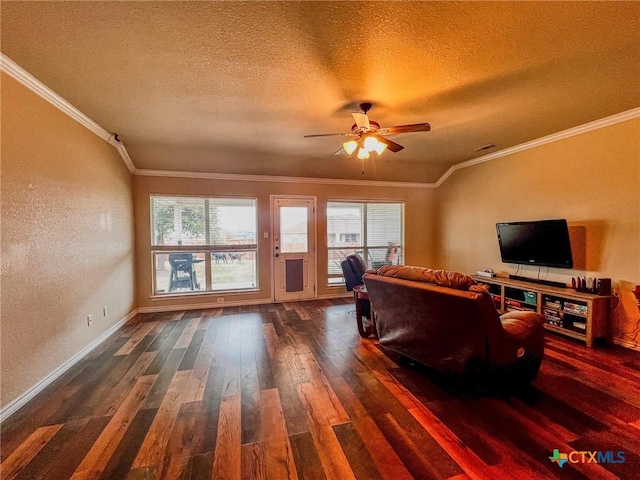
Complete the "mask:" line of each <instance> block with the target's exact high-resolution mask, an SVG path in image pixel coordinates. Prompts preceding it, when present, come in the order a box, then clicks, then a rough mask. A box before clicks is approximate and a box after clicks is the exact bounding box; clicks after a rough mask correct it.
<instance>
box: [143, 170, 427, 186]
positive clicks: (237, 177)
mask: <svg viewBox="0 0 640 480" xmlns="http://www.w3.org/2000/svg"><path fill="white" fill-rule="evenodd" d="M133 174H134V175H139V176H142V177H178V178H200V179H205V180H227V181H239V182H275V183H304V184H323V185H349V186H360V187H395V188H435V187H436V185H435V184H434V183H415V182H414V183H410V182H386V181H378V180H347V179H340V178H310V177H284V176H273V175H244V174H240V173H203V172H185V171H172V170H145V169H136V170H135V171H134V172H133Z"/></svg>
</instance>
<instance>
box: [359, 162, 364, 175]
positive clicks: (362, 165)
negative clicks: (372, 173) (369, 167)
mask: <svg viewBox="0 0 640 480" xmlns="http://www.w3.org/2000/svg"><path fill="white" fill-rule="evenodd" d="M360 165H361V168H362V172H361V174H362V175H364V160H361V161H360Z"/></svg>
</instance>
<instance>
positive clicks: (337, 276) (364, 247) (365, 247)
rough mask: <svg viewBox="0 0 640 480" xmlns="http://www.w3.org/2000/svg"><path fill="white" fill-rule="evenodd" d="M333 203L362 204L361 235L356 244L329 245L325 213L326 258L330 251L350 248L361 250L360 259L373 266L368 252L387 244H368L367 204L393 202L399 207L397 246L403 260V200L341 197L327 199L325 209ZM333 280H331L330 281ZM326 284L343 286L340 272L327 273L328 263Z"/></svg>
mask: <svg viewBox="0 0 640 480" xmlns="http://www.w3.org/2000/svg"><path fill="white" fill-rule="evenodd" d="M335 203H352V204H362V205H363V206H364V208H363V210H362V223H361V226H362V227H361V228H362V235H361V238H360V242H359V244H358V245H357V246H348V247H347V246H339V247H330V246H329V238H328V237H329V224H328V222H329V217H328V213H327V238H325V246H326V248H327V258H331V253H330V252H331V251H336V250H351V249H355V250H362V255H361V256H362V259H363V260H364V261H365V263H366V264H367V268H374V266H373V265H369V263H370V262H369V252H370V251H372V250H374V251H375V250H386V249H388V248H389V246H388V245H375V246H368V245H367V243H368V238H367V235H368V233H367V208H368V206H369V205H372V204H393V205H400V207H401V218H400V235H401V239H400V244H399V245H397V246H398V248H399V249H400V250H401V252H402V262H404V258H405V257H406V250H405V234H404V233H405V232H404V219H405V202H403V201H399V200H360V199H348V200H345V199H341V200H327V210H328V209H329V206H330V205H331V204H335ZM336 238H339V236H337V235H336ZM337 279H341V281H336V280H337ZM332 280H333V281H332ZM327 286H329V287H337V286H344V277H343V275H342V273H335V274H333V273H329V265H328V264H327Z"/></svg>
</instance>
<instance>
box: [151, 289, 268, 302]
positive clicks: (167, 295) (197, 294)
mask: <svg viewBox="0 0 640 480" xmlns="http://www.w3.org/2000/svg"><path fill="white" fill-rule="evenodd" d="M255 293H260V289H258V288H252V289H249V290H224V291H219V292H179V293H164V294H162V295H151V296H149V300H162V299H163V298H183V297H219V296H221V295H225V296H238V295H244V294H255Z"/></svg>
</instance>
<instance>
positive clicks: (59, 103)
mask: <svg viewBox="0 0 640 480" xmlns="http://www.w3.org/2000/svg"><path fill="white" fill-rule="evenodd" d="M0 71H2V72H4V73H6V74H7V75H9V76H10V77H12V78H13V79H15V80H17V81H18V82H20V83H21V84H22V85H24V86H25V87H27V88H28V89H29V90H31V91H32V92H34V93H35V94H36V95H38V96H40V97H42V98H44V99H45V100H46V101H47V102H49V103H50V104H51V105H53V106H54V107H56V108H58V109H59V110H61V111H62V112H63V113H65V114H67V115H68V116H69V117H71V118H73V119H74V120H75V121H76V122H78V123H80V125H82V126H84V127H86V128H88V129H89V130H91V131H92V132H93V133H95V134H96V135H97V136H98V137H100V138H101V139H103V140H104V141H105V142H107V143H109V144H111V145H113V146H114V147H115V148H116V150H118V153H119V154H120V156H121V157H122V160H123V161H124V163H125V165H126V166H127V168H128V169H129V172H131V173H133V172H134V170H135V166H134V164H133V162H132V161H131V158H130V157H129V154H128V153H127V151H126V150H125V148H124V145H123V144H122V142H119V141H117V140H115V136H114V135H113V134H112V133H110V132H108V131H107V130H105V129H104V128H102V127H101V126H100V125H98V124H97V123H96V122H94V121H93V120H91V119H90V118H89V117H87V116H86V115H85V114H84V113H82V112H81V111H80V110H78V109H77V108H76V107H74V106H73V105H72V104H70V103H69V102H68V101H67V100H65V99H64V98H62V97H61V96H60V95H58V94H57V93H56V92H54V91H53V90H51V89H50V88H49V87H47V86H46V85H45V84H44V83H42V82H41V81H40V80H38V79H37V78H36V77H34V76H33V75H31V74H30V73H29V72H27V71H26V70H25V69H24V68H22V67H21V66H20V65H18V64H17V63H15V62H14V61H13V60H11V59H10V58H9V57H7V56H6V55H5V54H4V53H1V52H0Z"/></svg>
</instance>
